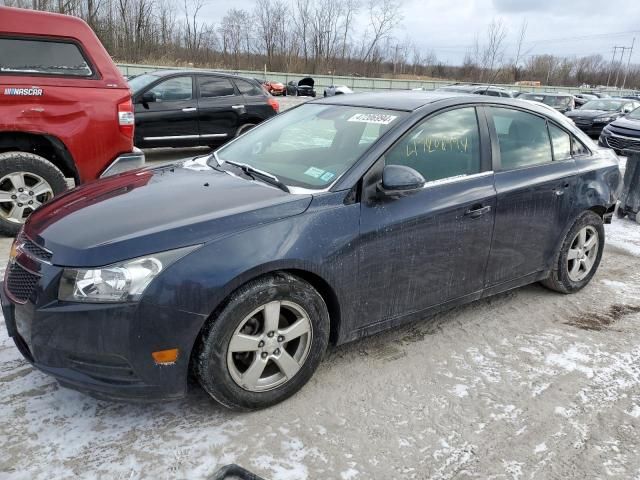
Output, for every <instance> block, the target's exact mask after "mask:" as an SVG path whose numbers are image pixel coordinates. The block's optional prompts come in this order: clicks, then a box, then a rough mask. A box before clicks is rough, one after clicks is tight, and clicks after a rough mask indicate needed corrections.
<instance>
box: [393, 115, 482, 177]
mask: <svg viewBox="0 0 640 480" xmlns="http://www.w3.org/2000/svg"><path fill="white" fill-rule="evenodd" d="M385 163H386V164H387V165H406V166H408V167H411V168H413V169H415V170H417V171H418V172H420V173H421V174H422V176H423V177H424V178H425V180H426V181H427V182H431V181H435V180H441V179H444V178H450V177H457V176H461V175H471V174H474V173H479V172H480V171H481V162H480V132H479V130H478V119H477V116H476V110H475V108H473V107H470V108H460V109H456V110H450V111H448V112H444V113H441V114H439V115H436V116H435V117H431V118H428V119H426V120H425V121H423V122H421V123H420V124H418V125H417V126H416V127H414V128H412V129H411V131H410V132H409V133H408V134H407V135H405V136H404V137H403V138H402V139H401V140H400V141H399V142H398V143H396V144H395V145H394V146H393V147H392V148H391V150H389V151H388V152H387V154H386V155H385Z"/></svg>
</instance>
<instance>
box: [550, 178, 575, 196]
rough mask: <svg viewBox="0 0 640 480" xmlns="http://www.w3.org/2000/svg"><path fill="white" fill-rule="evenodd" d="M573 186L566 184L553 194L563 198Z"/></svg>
mask: <svg viewBox="0 0 640 480" xmlns="http://www.w3.org/2000/svg"><path fill="white" fill-rule="evenodd" d="M570 186H571V185H570V184H569V182H565V183H563V184H562V187H560V188H556V189H555V190H554V191H553V193H555V194H556V196H558V197H561V196H562V195H564V192H565V191H566V190H567V188H569V187H570Z"/></svg>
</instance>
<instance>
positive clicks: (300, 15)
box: [0, 0, 640, 88]
mask: <svg viewBox="0 0 640 480" xmlns="http://www.w3.org/2000/svg"><path fill="white" fill-rule="evenodd" d="M2 1H3V0H0V2H2ZM401 1H402V0H255V4H254V7H253V8H252V9H241V8H231V9H229V10H228V11H227V12H226V14H225V15H224V17H223V18H222V19H221V20H220V21H219V22H218V23H215V24H214V23H211V22H207V21H205V20H203V16H202V10H203V8H204V7H205V6H206V4H207V0H4V4H5V5H7V6H15V7H22V8H33V9H38V10H46V11H53V12H58V13H64V14H69V15H76V16H78V17H81V18H83V19H84V20H85V21H86V22H87V23H88V24H89V25H90V26H91V28H93V30H94V31H95V32H96V34H97V35H98V37H99V38H100V40H101V41H102V43H103V44H104V46H105V47H106V49H107V50H108V51H109V52H110V54H111V55H112V56H113V58H114V60H116V61H119V62H126V63H147V64H159V65H170V66H173V65H176V66H196V67H208V68H218V69H231V70H262V69H264V68H266V69H267V70H268V71H280V72H297V73H307V74H334V75H354V76H380V77H396V78H438V79H448V80H455V81H470V82H485V83H513V82H516V81H538V82H540V83H541V84H542V85H566V86H579V85H583V84H588V85H594V86H596V85H610V86H613V85H614V84H616V85H617V86H621V85H622V84H623V82H624V84H625V86H626V87H627V88H629V87H632V88H640V67H639V66H638V65H634V64H632V65H629V67H628V68H627V64H626V62H625V60H626V59H622V60H617V61H615V62H611V61H610V60H609V59H605V58H604V57H602V56H601V55H590V56H581V57H579V56H572V57H561V56H556V55H548V54H542V55H532V54H530V53H529V52H527V50H526V45H527V42H526V34H527V23H526V21H525V22H523V24H522V26H521V28H520V29H519V30H518V32H517V35H516V38H515V41H512V40H513V39H511V38H510V35H509V32H508V29H507V27H506V25H505V24H504V23H503V22H502V21H500V20H493V21H492V22H491V23H490V24H489V25H488V26H486V29H485V30H484V31H482V32H480V33H479V34H478V35H477V36H476V39H475V42H474V44H473V45H472V46H470V47H469V49H468V51H467V53H466V55H465V57H464V61H463V62H462V63H461V64H458V65H452V64H450V63H448V62H446V61H444V60H443V59H442V58H438V55H437V52H436V51H435V50H433V49H429V48H428V47H427V48H425V46H424V45H423V44H422V42H420V41H419V39H412V38H410V37H408V36H405V37H404V38H399V30H400V27H401V24H402V20H403V15H404V13H403V8H402V4H401ZM510 40H511V41H510Z"/></svg>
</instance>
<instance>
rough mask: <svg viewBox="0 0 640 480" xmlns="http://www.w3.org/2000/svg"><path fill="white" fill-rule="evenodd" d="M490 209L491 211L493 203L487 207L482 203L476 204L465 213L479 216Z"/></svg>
mask: <svg viewBox="0 0 640 480" xmlns="http://www.w3.org/2000/svg"><path fill="white" fill-rule="evenodd" d="M490 211H491V205H487V206H485V207H482V206H480V205H474V206H473V207H471V208H470V209H469V210H467V211H466V212H464V214H465V216H467V217H471V218H478V217H481V216H482V215H484V214H485V213H489V212H490Z"/></svg>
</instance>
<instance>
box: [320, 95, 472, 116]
mask: <svg viewBox="0 0 640 480" xmlns="http://www.w3.org/2000/svg"><path fill="white" fill-rule="evenodd" d="M456 97H472V98H475V97H476V95H473V96H472V95H466V94H463V93H457V92H442V91H431V92H424V91H414V90H399V91H391V92H367V93H354V94H353V95H346V96H343V95H338V96H336V97H330V98H326V99H325V98H321V99H319V100H312V101H311V102H308V103H325V104H331V105H345V106H350V107H369V108H380V109H383V110H402V111H405V112H412V111H414V110H417V109H418V108H420V107H423V106H425V105H427V104H429V103H433V102H437V101H440V100H447V99H450V98H456Z"/></svg>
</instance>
